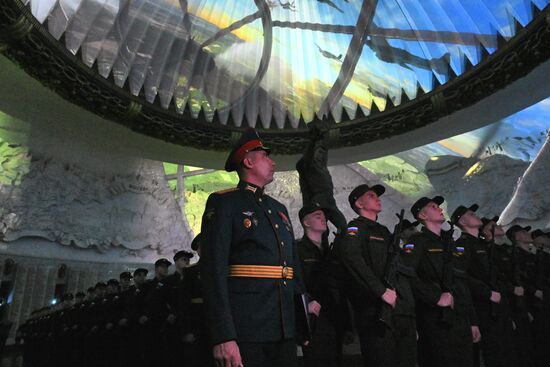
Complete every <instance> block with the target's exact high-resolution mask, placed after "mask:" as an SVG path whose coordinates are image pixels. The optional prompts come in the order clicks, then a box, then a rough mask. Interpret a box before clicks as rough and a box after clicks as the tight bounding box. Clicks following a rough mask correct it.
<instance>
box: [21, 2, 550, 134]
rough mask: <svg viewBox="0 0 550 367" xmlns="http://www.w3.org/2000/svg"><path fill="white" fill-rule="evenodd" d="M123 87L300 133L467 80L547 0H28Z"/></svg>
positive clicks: (180, 106) (208, 113) (52, 28)
mask: <svg viewBox="0 0 550 367" xmlns="http://www.w3.org/2000/svg"><path fill="white" fill-rule="evenodd" d="M27 2H29V3H30V9H31V11H32V14H33V15H34V16H35V17H36V19H37V20H38V21H39V22H41V23H46V22H47V27H48V30H49V32H50V33H51V35H52V36H54V37H55V38H56V39H58V40H60V42H63V43H64V45H65V47H66V48H67V49H68V50H69V51H70V52H71V53H73V54H75V55H76V54H78V56H79V57H80V58H81V59H82V61H83V62H84V63H85V64H86V65H87V66H89V67H90V68H92V69H94V70H96V71H97V72H98V73H99V74H100V75H102V76H103V77H104V78H112V80H113V82H114V83H115V85H117V86H118V87H121V88H124V87H128V88H129V90H130V92H131V93H132V94H133V95H135V96H138V95H140V94H142V95H144V97H145V99H146V100H147V101H148V102H150V103H159V104H160V106H161V107H162V108H163V109H173V110H175V111H176V112H177V113H181V114H182V113H183V112H184V110H185V108H186V107H188V108H189V110H190V112H191V115H192V116H193V117H197V116H198V115H199V112H200V111H201V110H203V111H204V114H205V118H206V120H207V121H212V119H213V118H214V112H216V111H217V113H218V121H219V122H220V123H221V124H226V123H227V121H228V119H229V117H230V116H231V118H232V122H233V123H234V124H235V125H236V126H241V125H242V124H243V121H247V125H251V126H255V125H256V122H257V121H260V122H261V127H264V128H269V127H275V126H276V127H279V128H282V127H283V126H284V123H285V120H286V119H288V120H289V122H290V125H291V126H292V127H294V128H297V127H298V126H299V122H300V118H302V120H303V121H304V122H306V123H307V122H310V121H312V120H313V119H314V118H315V115H317V117H318V118H322V117H323V116H326V115H327V114H328V113H329V112H331V114H332V116H333V117H334V120H335V121H336V122H340V121H341V119H342V109H343V108H345V109H346V112H347V114H348V116H350V115H352V116H354V115H355V111H356V110H357V108H361V110H362V112H363V113H364V114H365V115H366V116H368V115H369V113H370V110H371V108H372V104H373V103H374V104H376V107H377V109H378V110H380V111H383V110H385V109H386V104H387V101H391V102H392V105H400V104H401V102H402V97H403V95H404V94H405V95H406V96H407V99H414V98H416V96H417V92H418V90H419V88H420V89H421V90H423V91H424V92H430V91H431V90H432V89H433V88H434V82H437V83H439V84H444V83H446V82H447V81H449V79H450V75H451V74H452V75H455V76H456V75H461V74H462V73H463V72H464V71H465V70H466V69H465V63H469V64H471V65H473V66H475V65H477V64H478V63H479V62H480V61H481V55H482V52H486V53H489V54H490V53H493V52H494V51H495V50H496V49H497V48H498V42H497V36H500V37H502V38H503V39H510V38H512V37H513V36H514V35H515V32H516V30H517V24H521V25H522V26H526V25H527V24H528V23H529V22H530V21H531V20H532V18H533V14H534V11H535V10H536V9H537V8H538V9H542V8H544V7H545V6H546V5H547V4H548V1H540V0H539V1H533V2H531V1H527V0H523V1H522V0H513V1H512V0H510V1H502V0H485V1H477V0H476V1H474V0H448V1H444V2H442V1H439V0H423V1H403V0H368V1H363V2H360V1H349V0H322V1H321V0H318V1H313V0H294V1H291V0H286V1H281V0H264V1H262V0H256V1H250V0H247V1H243V0H241V1H219V0H217V1H216V0H210V1H204V0H203V1H199V0H190V1H185V0H180V1H179V2H178V1H168V0H164V1H158V0H132V1H128V0H126V1H124V0H59V1H53V0H30V1H28V0H27Z"/></svg>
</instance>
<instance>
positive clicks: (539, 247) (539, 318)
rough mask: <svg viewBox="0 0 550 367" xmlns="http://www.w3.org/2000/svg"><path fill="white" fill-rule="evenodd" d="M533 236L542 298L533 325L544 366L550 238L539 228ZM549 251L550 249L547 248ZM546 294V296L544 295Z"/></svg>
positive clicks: (549, 325) (549, 317)
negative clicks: (549, 247)
mask: <svg viewBox="0 0 550 367" xmlns="http://www.w3.org/2000/svg"><path fill="white" fill-rule="evenodd" d="M531 236H532V238H533V245H534V247H535V249H536V256H537V267H538V269H537V277H538V284H539V286H540V287H541V294H540V298H539V299H536V300H535V304H534V306H535V307H534V312H535V316H534V318H535V322H534V327H533V338H534V347H535V351H536V358H537V361H538V365H539V366H543V365H544V363H545V362H546V363H547V361H548V355H549V349H548V348H549V347H550V331H549V329H550V307H549V306H550V302H548V298H549V297H548V294H550V293H548V292H549V291H550V290H549V286H550V278H549V277H548V273H549V271H550V269H547V268H548V262H549V261H550V256H549V255H548V252H545V246H546V247H547V248H548V246H549V245H550V238H548V237H547V235H546V233H544V232H543V231H542V230H540V229H537V230H535V231H533V232H531ZM547 251H548V249H547ZM545 294H546V297H544V295H545Z"/></svg>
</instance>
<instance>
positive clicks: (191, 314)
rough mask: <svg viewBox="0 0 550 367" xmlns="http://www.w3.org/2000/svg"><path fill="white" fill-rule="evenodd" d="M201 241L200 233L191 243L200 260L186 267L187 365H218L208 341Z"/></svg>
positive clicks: (183, 324) (199, 366) (184, 328)
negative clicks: (202, 287)
mask: <svg viewBox="0 0 550 367" xmlns="http://www.w3.org/2000/svg"><path fill="white" fill-rule="evenodd" d="M201 241H202V235H201V234H200V233H199V234H198V235H197V236H196V237H195V238H194V239H193V242H192V243H191V249H192V250H193V251H196V252H197V254H198V255H199V261H197V262H196V263H195V264H194V265H191V266H189V267H187V268H185V278H184V289H185V298H186V302H185V304H186V305H187V306H186V307H185V308H184V311H183V315H182V318H181V320H182V334H183V343H184V347H183V349H184V355H185V363H186V366H189V367H213V366H216V363H215V362H214V358H213V357H212V348H211V346H210V344H209V343H208V336H207V335H206V325H205V322H204V298H203V296H202V289H201V261H200V256H201Z"/></svg>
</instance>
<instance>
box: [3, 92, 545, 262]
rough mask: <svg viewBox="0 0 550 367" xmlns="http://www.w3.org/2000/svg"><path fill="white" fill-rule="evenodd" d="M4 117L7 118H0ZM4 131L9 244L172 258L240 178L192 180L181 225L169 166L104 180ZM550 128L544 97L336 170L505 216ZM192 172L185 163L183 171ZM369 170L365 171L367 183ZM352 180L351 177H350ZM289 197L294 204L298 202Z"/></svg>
mask: <svg viewBox="0 0 550 367" xmlns="http://www.w3.org/2000/svg"><path fill="white" fill-rule="evenodd" d="M2 118H4V119H5V118H8V117H7V116H6V115H1V114H0V120H1V119H2ZM1 127H2V124H0V153H1V154H0V202H1V203H2V205H1V206H0V218H1V219H0V222H1V223H2V225H1V226H0V233H1V235H2V236H5V237H4V240H10V241H11V240H14V239H16V238H19V237H22V236H35V235H36V236H41V237H43V238H47V239H50V240H52V241H56V242H59V243H61V244H65V245H73V246H77V247H81V248H94V249H97V250H105V249H106V248H109V247H112V246H119V247H120V248H123V249H127V250H128V251H138V250H139V249H144V248H146V249H149V250H153V251H157V250H158V251H160V252H162V251H168V252H170V251H172V250H173V248H174V246H176V247H177V246H182V244H183V245H185V244H186V243H188V242H189V239H190V237H189V236H190V235H191V234H190V233H189V232H188V227H187V223H188V224H189V227H190V229H191V230H192V232H194V233H195V234H196V233H198V231H199V230H200V219H201V215H202V211H203V210H204V204H205V202H206V198H207V197H208V195H209V194H210V193H211V192H214V191H218V190H222V189H225V188H228V187H233V186H235V185H236V183H237V177H236V175H234V174H228V173H226V172H223V171H216V172H212V173H208V174H203V175H199V176H194V177H189V178H186V179H185V180H184V186H185V192H184V200H183V203H184V207H183V209H184V212H185V215H186V217H185V218H186V219H187V221H185V220H184V219H183V217H181V211H180V210H178V207H177V203H176V200H174V196H173V194H172V193H170V189H172V191H173V192H175V191H176V180H169V181H168V182H166V179H165V176H164V175H165V174H174V173H176V171H177V167H176V165H173V164H169V163H164V167H163V166H162V165H161V164H160V163H158V162H151V161H143V162H142V163H141V165H139V167H138V168H136V172H134V174H128V173H122V172H121V173H120V174H116V173H112V174H108V175H106V174H98V173H97V172H94V171H91V170H90V169H88V168H86V167H85V166H79V165H75V164H68V163H64V162H62V161H59V160H55V159H49V158H48V157H46V156H41V155H36V156H32V155H31V154H30V153H29V152H28V150H27V148H26V147H25V145H24V144H20V143H14V140H13V139H11V138H10V135H9V134H8V133H6V131H7V130H4V129H2V128H1ZM549 128H550V99H547V100H544V101H542V102H540V103H538V104H536V105H534V106H532V107H530V108H528V109H526V110H524V111H521V112H519V113H517V114H515V115H513V116H510V117H508V118H506V119H504V120H503V121H500V122H498V123H496V124H493V125H491V126H488V127H485V128H483V129H479V130H476V131H472V132H469V133H466V134H462V135H459V136H456V137H453V138H450V139H446V140H444V141H439V142H435V143H432V144H428V145H425V146H422V147H418V148H416V149H412V150H409V151H406V152H401V153H398V154H395V155H391V156H387V157H382V158H378V159H373V160H369V161H364V162H359V164H357V165H355V166H353V167H350V166H348V168H346V169H342V170H339V171H338V172H340V171H341V172H352V171H354V172H356V173H357V172H359V169H358V168H357V167H362V168H363V169H364V170H365V172H367V173H368V172H370V173H372V174H373V175H376V177H377V179H378V180H380V181H383V182H384V183H385V184H387V185H388V186H390V187H392V188H393V189H395V190H396V192H398V193H399V194H400V195H402V197H403V198H404V199H403V200H405V199H406V201H407V202H412V201H413V200H415V199H416V198H417V197H419V196H422V195H431V194H433V193H440V194H443V195H444V196H445V197H446V198H447V204H448V206H449V207H450V208H451V210H452V208H454V207H456V206H457V205H459V204H461V203H465V204H469V203H473V202H477V203H478V204H480V205H481V206H482V212H481V213H482V214H487V215H493V214H499V213H501V212H502V211H503V210H504V208H505V207H506V205H507V204H508V203H509V201H510V200H511V197H512V194H513V193H514V189H515V187H516V184H517V182H518V179H519V178H520V177H522V175H523V173H524V172H525V170H526V169H527V167H529V165H530V163H531V160H533V159H534V157H535V156H536V155H537V153H538V152H539V150H540V148H541V146H542V144H543V143H544V141H545V139H546V136H547V134H548V129H549ZM18 141H21V139H18ZM193 169H196V168H193V167H185V170H186V171H189V170H193ZM331 169H332V170H334V169H337V167H332V168H331ZM365 172H363V173H360V172H359V173H360V174H361V175H363V177H371V176H366V173H365ZM370 173H369V174H370ZM353 175H355V173H353V172H352V173H349V174H348V173H346V175H345V177H347V178H346V180H350V179H351V177H352V176H353ZM295 176H296V173H295V172H293V171H292V172H282V173H279V174H278V179H279V180H282V182H284V185H283V186H285V185H286V186H288V187H286V186H285V187H284V190H283V189H282V187H283V186H280V185H279V186H277V187H275V186H274V190H275V191H273V192H272V194H273V195H274V196H276V197H277V195H280V196H281V195H282V196H281V198H282V200H287V199H288V197H287V196H289V195H290V194H289V193H292V194H293V195H296V196H298V195H299V187H298V184H297V182H298V181H297V179H296V177H295ZM354 177H355V176H354ZM358 177H360V176H358ZM373 177H375V176H373ZM344 181H345V180H344ZM335 187H337V188H338V190H340V191H342V192H343V191H345V190H350V189H351V187H347V186H346V184H345V182H343V183H341V184H339V183H337V184H336V185H335ZM277 190H278V191H277ZM532 190H533V188H532V187H530V191H532ZM279 191H280V192H279ZM283 191H284V192H283ZM340 191H339V193H340V194H341V192H340ZM342 195H343V194H342ZM395 197H396V198H397V196H395ZM344 199H345V198H344ZM344 199H342V200H343V201H344V202H345V200H344ZM396 200H397V201H399V200H400V199H399V200H398V199H396ZM287 201H288V202H289V205H292V204H291V203H292V202H296V203H299V202H300V200H295V199H292V200H290V199H289V200H287ZM296 205H299V204H296ZM342 205H344V206H345V203H344V204H342ZM392 205H393V204H392ZM395 206H396V207H397V206H399V205H398V203H397V204H395ZM297 209H299V208H296V210H297ZM344 209H345V208H344ZM484 211H485V212H484ZM52 213H54V214H53V215H52ZM75 213H76V215H75ZM350 215H352V214H351V213H350ZM150 228H155V230H154V231H153V230H151V229H150Z"/></svg>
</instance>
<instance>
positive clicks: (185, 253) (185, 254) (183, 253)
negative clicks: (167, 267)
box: [174, 250, 193, 262]
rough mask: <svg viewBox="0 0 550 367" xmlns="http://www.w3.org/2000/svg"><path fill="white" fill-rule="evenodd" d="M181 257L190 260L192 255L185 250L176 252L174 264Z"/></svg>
mask: <svg viewBox="0 0 550 367" xmlns="http://www.w3.org/2000/svg"><path fill="white" fill-rule="evenodd" d="M182 257H185V258H187V259H191V258H192V257H193V253H191V252H189V251H185V250H181V251H178V252H176V253H175V254H174V262H176V261H178V260H179V259H181V258H182Z"/></svg>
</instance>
